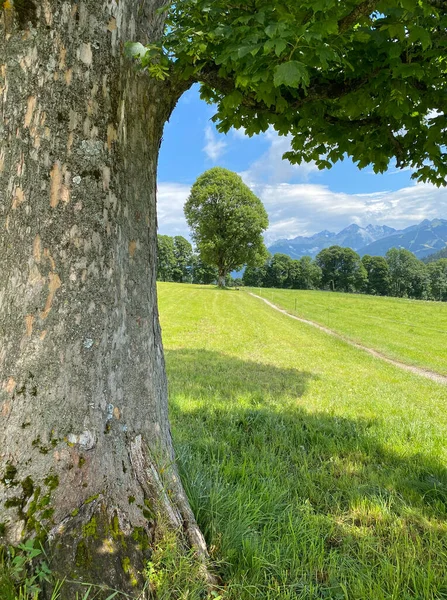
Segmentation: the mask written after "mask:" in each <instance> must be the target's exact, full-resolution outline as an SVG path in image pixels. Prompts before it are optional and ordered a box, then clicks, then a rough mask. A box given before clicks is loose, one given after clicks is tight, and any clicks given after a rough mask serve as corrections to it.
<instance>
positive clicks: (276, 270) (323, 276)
mask: <svg viewBox="0 0 447 600" xmlns="http://www.w3.org/2000/svg"><path fill="white" fill-rule="evenodd" d="M242 280H243V283H244V285H246V286H250V287H269V288H270V287H274V288H291V289H299V290H316V289H323V290H333V291H338V292H363V293H366V294H373V295H379V296H397V297H400V298H416V299H420V300H440V301H447V258H440V259H438V260H435V261H433V262H428V263H427V264H426V263H424V262H422V261H421V260H419V259H418V258H417V257H416V256H415V255H414V254H413V253H412V252H410V251H409V250H405V249H399V248H392V249H391V250H389V251H388V252H387V254H386V256H385V257H383V256H369V255H365V256H363V257H362V258H360V256H359V255H358V254H357V253H356V252H355V251H354V250H352V249H351V248H342V247H341V246H331V247H330V248H325V249H324V250H322V251H321V252H320V253H319V254H318V255H317V256H316V258H315V260H313V259H311V258H310V257H309V256H303V258H301V259H299V260H296V259H292V258H290V256H287V255H286V254H274V255H273V256H271V257H270V258H269V259H268V260H267V261H266V262H265V264H264V265H263V266H262V267H247V268H246V270H245V272H244V275H243V278H242Z"/></svg>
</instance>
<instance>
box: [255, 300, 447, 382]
mask: <svg viewBox="0 0 447 600" xmlns="http://www.w3.org/2000/svg"><path fill="white" fill-rule="evenodd" d="M248 294H249V295H250V296H253V298H258V299H259V300H262V301H263V302H265V303H266V304H267V306H270V308H273V309H274V310H276V311H278V312H280V313H282V314H283V315H286V317H289V318H290V319H294V320H295V321H300V323H305V324H306V325H311V326H312V327H315V328H316V329H319V330H320V331H323V332H324V333H327V334H328V335H331V336H332V337H335V338H337V339H339V340H342V341H343V342H346V343H347V344H349V345H350V346H352V347H353V348H357V349H358V350H363V351H364V352H367V353H368V354H369V355H371V356H374V358H379V359H380V360H383V361H385V362H387V363H388V364H390V365H393V366H395V367H398V368H399V369H402V370H404V371H408V372H409V373H413V374H414V375H420V376H421V377H425V378H426V379H431V381H435V382H436V383H441V384H443V385H447V376H446V375H441V374H440V373H436V371H431V370H430V369H423V368H422V367H416V366H415V365H409V364H407V363H404V362H402V361H400V360H396V359H394V358H390V357H389V356H386V354H382V352H379V351H378V350H374V349H373V348H369V347H368V346H364V345H363V344H359V343H358V342H354V341H352V340H350V339H349V338H347V337H345V336H344V335H341V334H340V333H338V332H337V331H334V330H333V329H329V327H325V326H324V325H320V323H317V322H315V321H310V320H309V319H303V318H302V317H297V316H296V315H292V314H291V313H289V312H288V311H287V310H285V309H284V308H281V307H280V306H278V305H277V304H273V302H270V300H267V299H266V298H263V297H262V296H258V295H257V294H253V292H248Z"/></svg>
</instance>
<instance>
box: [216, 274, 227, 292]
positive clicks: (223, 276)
mask: <svg viewBox="0 0 447 600" xmlns="http://www.w3.org/2000/svg"><path fill="white" fill-rule="evenodd" d="M226 278H227V274H226V273H221V272H219V276H218V279H217V285H218V286H219V287H220V288H224V287H225V281H226Z"/></svg>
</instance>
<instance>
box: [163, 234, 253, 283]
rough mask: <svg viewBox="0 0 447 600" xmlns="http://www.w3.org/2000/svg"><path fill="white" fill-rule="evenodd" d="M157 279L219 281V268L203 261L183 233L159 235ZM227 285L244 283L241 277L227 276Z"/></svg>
mask: <svg viewBox="0 0 447 600" xmlns="http://www.w3.org/2000/svg"><path fill="white" fill-rule="evenodd" d="M157 249H158V262H157V280H158V281H173V282H176V283H199V284H205V285H209V284H212V283H217V280H218V276H219V273H218V269H217V267H213V266H210V265H208V264H206V263H204V262H203V261H202V259H201V258H200V256H199V255H198V254H197V253H196V252H194V250H193V247H192V245H191V244H190V243H189V242H188V240H187V239H185V238H184V237H182V236H181V235H176V236H174V237H171V236H169V235H158V236H157ZM225 279H226V280H225V284H226V285H227V287H231V286H237V285H242V280H241V279H233V278H232V277H231V275H229V274H228V275H227V276H226V278H225Z"/></svg>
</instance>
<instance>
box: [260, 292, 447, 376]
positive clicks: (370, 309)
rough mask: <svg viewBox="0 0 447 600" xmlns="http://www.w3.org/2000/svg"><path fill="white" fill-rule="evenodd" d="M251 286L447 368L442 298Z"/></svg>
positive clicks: (361, 337) (394, 353) (297, 310)
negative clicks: (426, 300)
mask: <svg viewBox="0 0 447 600" xmlns="http://www.w3.org/2000/svg"><path fill="white" fill-rule="evenodd" d="M250 291H252V292H254V293H255V294H258V295H260V296H262V297H263V298H266V299H267V300H270V301H271V302H274V303H275V304H278V305H279V306H281V307H283V308H285V309H286V310H288V311H290V312H291V313H293V314H296V315H298V316H300V317H304V318H306V319H311V320H314V321H317V322H318V323H321V324H322V325H326V326H327V327H330V328H331V329H334V330H335V331H337V332H339V333H341V334H343V335H345V336H347V337H349V338H350V339H352V340H355V341H358V342H360V343H363V344H365V345H367V346H369V347H371V348H375V349H377V350H380V351H382V352H384V353H386V354H387V355H388V356H390V357H391V358H397V359H399V360H403V361H404V362H407V363H409V364H414V365H418V366H421V367H425V368H430V369H433V370H434V371H437V372H438V373H445V374H447V303H445V302H424V301H422V300H408V299H403V298H387V297H378V296H365V295H360V294H341V293H332V292H320V291H304V290H279V289H263V288H253V289H251V290H250Z"/></svg>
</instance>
